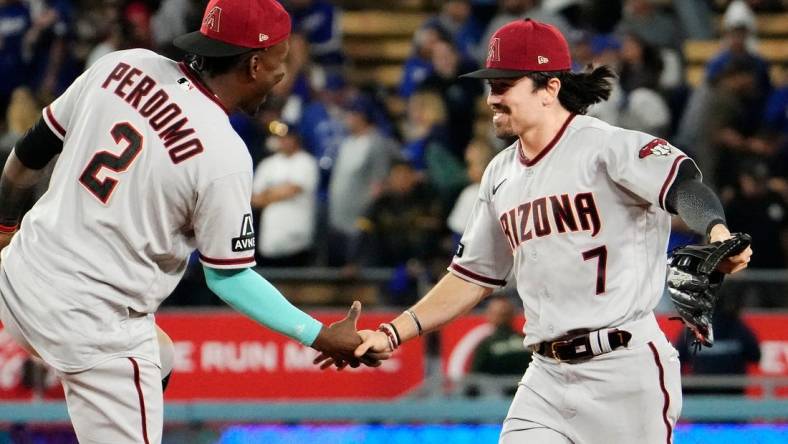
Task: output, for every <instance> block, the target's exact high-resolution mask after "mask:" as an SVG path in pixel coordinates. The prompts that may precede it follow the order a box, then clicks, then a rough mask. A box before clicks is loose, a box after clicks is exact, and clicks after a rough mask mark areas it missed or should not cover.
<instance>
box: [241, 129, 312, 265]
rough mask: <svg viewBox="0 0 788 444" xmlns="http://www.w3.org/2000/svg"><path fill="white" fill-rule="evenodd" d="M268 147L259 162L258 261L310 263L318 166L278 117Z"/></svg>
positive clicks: (255, 202)
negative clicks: (267, 150) (267, 152)
mask: <svg viewBox="0 0 788 444" xmlns="http://www.w3.org/2000/svg"><path fill="white" fill-rule="evenodd" d="M270 128H271V130H272V132H273V133H274V137H271V138H270V139H269V141H270V146H269V148H271V149H273V150H274V151H275V152H274V154H273V155H271V156H270V157H267V158H265V159H263V161H262V162H260V164H259V165H258V167H257V170H256V171H255V175H254V184H253V188H252V192H253V194H252V207H253V208H255V209H261V210H262V214H261V216H260V230H259V232H258V243H257V253H258V258H257V263H258V265H260V266H262V267H303V266H307V265H310V264H311V260H312V250H313V245H314V231H315V205H316V190H317V182H318V167H317V162H316V161H315V159H314V157H312V156H311V155H310V154H309V153H307V152H305V151H304V150H303V149H302V147H301V140H300V137H299V136H298V134H297V133H296V132H295V131H294V129H293V128H292V127H289V126H288V125H286V124H284V123H281V122H273V123H272V124H271V125H270Z"/></svg>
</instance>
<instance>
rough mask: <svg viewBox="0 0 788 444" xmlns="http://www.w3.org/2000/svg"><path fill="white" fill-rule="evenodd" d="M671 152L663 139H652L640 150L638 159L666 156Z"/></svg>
mask: <svg viewBox="0 0 788 444" xmlns="http://www.w3.org/2000/svg"><path fill="white" fill-rule="evenodd" d="M671 152H673V150H672V149H671V147H670V145H668V142H667V141H666V140H665V139H654V140H652V141H651V142H649V143H647V144H646V146H644V147H643V148H641V149H640V152H639V153H638V158H640V159H643V158H645V157H648V156H650V155H652V154H653V155H655V156H668V155H670V153H671Z"/></svg>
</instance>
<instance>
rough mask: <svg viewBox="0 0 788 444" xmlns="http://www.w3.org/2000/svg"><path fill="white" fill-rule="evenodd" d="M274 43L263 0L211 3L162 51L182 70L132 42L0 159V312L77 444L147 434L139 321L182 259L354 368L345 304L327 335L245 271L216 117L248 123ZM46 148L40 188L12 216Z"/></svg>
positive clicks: (275, 32) (244, 166) (143, 333)
mask: <svg viewBox="0 0 788 444" xmlns="http://www.w3.org/2000/svg"><path fill="white" fill-rule="evenodd" d="M289 35H290V17H289V15H288V14H287V12H286V11H285V10H284V9H283V8H282V6H281V5H280V4H279V3H278V2H276V1H274V0H256V1H251V0H212V1H211V2H209V4H208V6H207V8H206V11H205V16H204V20H203V24H202V28H201V29H200V31H198V32H193V33H190V34H187V35H185V36H182V37H179V38H178V39H176V41H175V44H176V45H177V46H179V47H181V48H182V49H184V50H186V51H188V52H190V53H191V54H193V57H192V63H190V64H186V63H176V62H174V61H172V60H170V59H167V58H165V57H162V56H159V55H157V54H155V53H153V52H150V51H147V50H143V49H133V50H128V51H120V52H115V53H112V54H109V55H107V56H105V57H104V58H102V59H101V60H99V61H98V62H97V63H96V64H95V65H93V66H92V67H91V68H90V69H89V70H88V71H86V72H85V73H83V74H82V75H81V76H80V77H79V78H78V79H77V80H76V81H75V82H74V83H73V84H72V85H71V86H70V87H69V88H68V90H67V91H66V92H65V93H64V94H63V95H62V96H60V97H59V98H58V99H57V100H55V101H54V102H53V103H52V104H50V105H49V106H47V107H46V108H45V109H44V112H43V119H42V120H41V121H39V122H38V123H37V124H36V125H35V126H34V127H33V128H32V129H31V130H30V131H29V132H28V134H27V135H26V136H25V137H24V138H23V139H22V140H20V141H19V143H18V144H17V145H16V147H15V149H14V152H13V153H12V154H11V156H10V158H9V160H8V163H7V165H6V167H5V169H4V172H3V175H2V178H1V179H0V230H2V232H3V233H4V234H3V236H2V237H0V241H1V242H2V244H0V248H2V247H4V246H5V243H7V242H8V240H9V239H10V244H9V245H8V247H7V248H5V249H3V250H2V262H0V266H1V267H2V268H1V269H0V296H1V297H0V317H1V318H2V321H3V324H4V326H5V327H6V328H7V329H8V331H9V332H10V333H11V334H12V335H14V336H15V337H16V339H17V340H18V341H19V342H20V343H21V344H22V345H23V346H24V347H25V348H27V349H28V350H30V351H31V352H32V353H35V354H36V355H38V356H40V357H41V358H43V359H44V360H45V361H46V362H47V363H48V364H50V365H51V366H52V367H54V368H55V369H56V370H57V371H58V372H59V376H60V378H61V380H62V383H63V386H64V388H65V393H66V402H67V405H68V410H69V414H70V416H71V419H72V422H73V424H74V429H75V431H76V434H77V437H78V439H79V440H80V442H83V443H143V442H144V443H145V444H148V443H157V442H160V440H161V433H162V383H161V378H162V373H161V370H160V366H161V363H160V356H159V347H160V346H159V341H158V340H157V333H156V328H155V324H154V317H153V313H154V312H155V311H156V309H157V308H158V306H159V304H160V303H161V302H162V300H163V299H164V298H165V297H167V296H168V295H169V294H170V292H171V291H172V290H173V289H174V288H175V286H176V284H177V283H178V281H179V280H180V278H181V277H182V275H183V273H184V271H185V269H186V265H187V259H188V257H189V256H190V254H191V253H192V251H193V250H194V249H197V250H198V251H199V256H200V261H201V262H202V264H203V267H204V270H205V274H206V280H207V282H208V286H209V287H210V288H211V289H212V290H213V291H214V292H215V293H217V295H219V296H220V297H221V298H222V299H224V300H225V301H226V302H228V303H229V304H230V305H232V306H233V307H234V308H236V309H237V310H239V311H241V312H242V313H244V314H246V315H248V316H249V317H251V318H253V319H255V320H256V321H258V322H260V323H261V324H263V325H266V326H268V327H270V328H272V329H274V330H276V331H279V332H281V333H283V334H285V335H288V336H290V337H292V338H294V339H296V340H298V341H300V342H302V343H303V344H305V345H311V346H312V347H314V348H316V349H318V350H321V351H323V352H326V353H329V354H332V355H334V356H335V357H336V358H337V359H338V360H344V362H348V360H350V361H351V362H352V365H358V361H357V360H355V359H354V358H353V354H352V352H353V350H354V349H355V348H356V346H357V345H359V344H360V343H361V339H360V338H359V337H358V335H357V334H356V333H355V326H354V321H355V318H356V317H357V315H358V311H359V309H360V306H359V305H358V303H355V304H354V306H353V308H352V310H351V315H349V317H348V318H346V319H345V320H344V321H342V322H340V323H336V324H332V326H330V327H324V326H323V325H322V324H321V323H320V322H318V321H317V320H315V319H314V318H312V317H311V316H309V315H307V314H306V313H304V312H302V311H300V310H298V309H297V308H295V307H293V306H292V305H290V304H289V303H288V302H287V300H286V299H284V297H283V296H282V295H281V294H280V293H279V292H278V291H277V290H276V289H275V288H274V287H273V286H271V284H269V283H268V282H267V281H265V280H264V279H263V278H262V277H261V276H260V275H258V274H257V273H255V272H254V271H253V270H251V269H250V268H249V267H252V266H254V265H255V262H254V256H253V252H254V248H255V238H254V230H253V227H252V219H251V209H250V198H251V189H252V161H251V158H250V156H249V154H248V151H247V149H246V146H245V145H244V143H243V142H242V140H241V139H240V137H239V136H238V135H237V134H236V133H235V132H234V131H233V129H232V127H231V126H230V123H229V119H228V113H229V111H230V110H234V109H240V110H243V111H246V112H249V113H254V112H255V111H256V110H257V108H258V107H259V105H260V104H261V103H262V101H263V100H264V99H265V96H266V95H267V93H268V92H269V91H270V89H271V88H272V87H273V86H274V85H275V84H276V83H278V82H279V81H280V80H281V79H282V78H283V77H284V75H285V71H284V66H285V65H284V60H285V57H286V54H287V51H288V39H289ZM56 154H60V157H59V158H58V160H57V163H56V166H55V168H54V173H53V175H52V179H51V182H50V186H49V189H48V191H47V192H46V193H45V194H44V195H43V196H42V197H41V199H40V200H38V201H37V202H36V203H35V205H34V206H33V208H32V209H31V210H30V211H29V212H28V213H27V214H25V215H24V218H22V213H23V211H24V209H25V204H26V202H27V200H28V199H29V198H30V196H31V193H32V185H34V184H35V182H36V180H37V179H38V178H39V177H40V171H41V169H42V168H43V167H44V166H45V165H46V164H47V163H48V162H49V161H50V160H51V159H52V158H53V157H54V156H55V155H56ZM20 219H21V225H20ZM17 230H18V232H17ZM15 232H16V235H15V236H13V238H11V234H13V233H15ZM370 363H371V364H373V365H374V364H375V362H370Z"/></svg>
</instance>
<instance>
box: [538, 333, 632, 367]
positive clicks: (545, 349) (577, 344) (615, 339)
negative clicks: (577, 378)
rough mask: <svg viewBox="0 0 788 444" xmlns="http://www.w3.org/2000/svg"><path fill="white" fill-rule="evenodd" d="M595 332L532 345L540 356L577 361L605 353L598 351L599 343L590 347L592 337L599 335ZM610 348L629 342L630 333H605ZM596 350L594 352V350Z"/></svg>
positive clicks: (596, 337)
mask: <svg viewBox="0 0 788 444" xmlns="http://www.w3.org/2000/svg"><path fill="white" fill-rule="evenodd" d="M594 333H596V332H588V333H581V334H574V335H566V336H563V337H560V338H558V339H556V340H554V341H545V342H541V343H539V344H538V345H536V346H534V351H535V352H536V353H539V354H540V355H542V356H545V357H548V358H553V359H556V360H558V361H577V360H581V359H589V358H592V357H594V356H597V355H601V354H603V353H606V352H605V351H600V349H602V348H603V347H601V346H600V345H599V344H594V346H593V347H592V345H591V341H592V337H593V338H594V339H595V340H597V341H599V339H600V338H599V335H594ZM607 337H608V341H609V343H610V349H612V350H615V349H617V348H618V347H624V346H626V345H627V344H629V340H630V339H632V333H630V332H628V331H624V330H618V329H612V330H610V331H608V333H607ZM595 350H596V351H598V353H595V352H594V351H595Z"/></svg>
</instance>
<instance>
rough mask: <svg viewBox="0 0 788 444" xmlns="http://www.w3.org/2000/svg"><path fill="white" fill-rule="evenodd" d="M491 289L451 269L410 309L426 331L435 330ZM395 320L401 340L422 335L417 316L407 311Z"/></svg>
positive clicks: (479, 300)
mask: <svg viewBox="0 0 788 444" xmlns="http://www.w3.org/2000/svg"><path fill="white" fill-rule="evenodd" d="M490 293H492V289H490V288H485V287H482V286H480V285H476V284H474V283H471V282H468V281H465V280H463V279H460V278H458V277H457V276H455V275H453V274H451V273H449V274H447V275H446V276H444V277H443V279H441V280H440V282H438V283H437V284H436V285H435V287H433V288H432V290H430V292H429V293H427V295H426V296H424V297H423V298H422V299H421V300H420V301H419V302H418V303H416V305H414V306H413V307H412V308H411V309H410V310H411V311H412V312H413V314H414V315H415V316H416V319H418V321H419V324H421V328H422V334H423V333H426V332H428V331H432V330H436V329H438V328H440V327H442V326H443V325H445V324H447V323H449V322H450V321H452V320H453V319H455V318H456V317H458V316H460V315H462V314H464V313H466V312H468V311H469V310H470V309H472V308H473V307H475V306H476V305H477V304H478V303H479V302H481V300H482V299H484V298H485V297H487V296H488V295H489V294H490ZM392 324H394V327H395V328H396V329H397V332H398V333H399V336H400V340H401V341H402V342H405V341H407V340H409V339H412V338H414V337H416V336H418V335H419V331H418V326H417V325H416V322H415V320H414V318H413V317H412V316H411V315H410V314H408V313H407V312H406V313H402V314H401V315H399V316H398V317H397V318H396V319H394V320H393V321H392Z"/></svg>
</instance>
